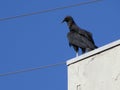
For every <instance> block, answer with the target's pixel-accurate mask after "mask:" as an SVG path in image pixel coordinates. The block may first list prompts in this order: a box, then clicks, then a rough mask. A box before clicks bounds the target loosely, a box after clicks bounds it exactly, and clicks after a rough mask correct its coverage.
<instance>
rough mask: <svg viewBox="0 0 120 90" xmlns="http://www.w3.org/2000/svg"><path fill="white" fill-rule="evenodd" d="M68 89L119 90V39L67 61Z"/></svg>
mask: <svg viewBox="0 0 120 90" xmlns="http://www.w3.org/2000/svg"><path fill="white" fill-rule="evenodd" d="M67 65H68V90H120V40H118V41H115V42H113V43H110V44H108V45H105V46H103V47H100V48H98V49H96V50H93V51H91V52H88V53H86V54H84V55H81V56H79V57H77V58H73V59H71V60H68V61H67Z"/></svg>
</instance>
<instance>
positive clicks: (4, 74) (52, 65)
mask: <svg viewBox="0 0 120 90" xmlns="http://www.w3.org/2000/svg"><path fill="white" fill-rule="evenodd" d="M63 64H66V62H60V63H55V64H49V65H45V66H39V67H35V68H28V69H21V70H16V71H11V72H7V73H1V74H0V77H3V76H9V75H14V74H19V73H24V72H30V71H35V70H40V69H45V68H50V67H55V66H60V65H63Z"/></svg>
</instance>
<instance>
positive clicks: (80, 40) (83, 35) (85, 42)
mask: <svg viewBox="0 0 120 90" xmlns="http://www.w3.org/2000/svg"><path fill="white" fill-rule="evenodd" d="M63 22H66V23H67V25H68V27H69V30H70V31H69V32H68V34H67V38H68V40H69V45H70V46H73V48H74V50H75V51H76V56H78V50H79V48H81V50H82V54H83V53H85V52H88V51H91V50H94V49H95V48H97V46H96V45H95V43H94V40H93V37H92V34H91V33H90V32H88V31H86V30H84V29H81V28H80V27H78V26H77V24H76V23H75V21H74V20H73V18H72V17H71V16H67V17H65V18H64V20H63Z"/></svg>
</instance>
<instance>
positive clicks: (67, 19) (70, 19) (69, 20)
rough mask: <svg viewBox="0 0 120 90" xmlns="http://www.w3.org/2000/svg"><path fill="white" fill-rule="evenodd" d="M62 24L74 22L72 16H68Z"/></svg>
mask: <svg viewBox="0 0 120 90" xmlns="http://www.w3.org/2000/svg"><path fill="white" fill-rule="evenodd" d="M62 22H67V23H68V22H74V21H73V18H72V17H71V16H66V17H65V18H64V20H63V21H62Z"/></svg>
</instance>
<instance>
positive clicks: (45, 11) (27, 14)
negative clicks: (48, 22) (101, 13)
mask: <svg viewBox="0 0 120 90" xmlns="http://www.w3.org/2000/svg"><path fill="white" fill-rule="evenodd" d="M98 1H102V0H92V1H86V2H81V3H78V4H72V5H69V6H63V7H57V8H53V9H47V10H43V11H38V12H32V13H26V14H21V15H16V16H11V17H5V18H0V21H5V20H10V19H15V18H21V17H26V16H32V15H37V14H42V13H47V12H52V11H56V10H62V9H66V8H72V7H77V6H81V5H85V4H90V3H95V2H98Z"/></svg>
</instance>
